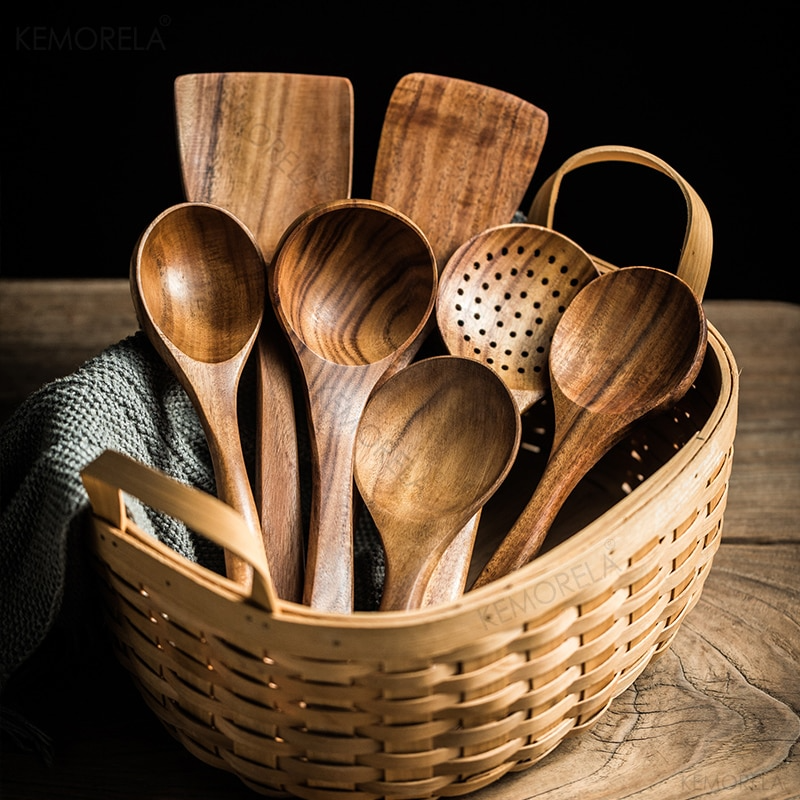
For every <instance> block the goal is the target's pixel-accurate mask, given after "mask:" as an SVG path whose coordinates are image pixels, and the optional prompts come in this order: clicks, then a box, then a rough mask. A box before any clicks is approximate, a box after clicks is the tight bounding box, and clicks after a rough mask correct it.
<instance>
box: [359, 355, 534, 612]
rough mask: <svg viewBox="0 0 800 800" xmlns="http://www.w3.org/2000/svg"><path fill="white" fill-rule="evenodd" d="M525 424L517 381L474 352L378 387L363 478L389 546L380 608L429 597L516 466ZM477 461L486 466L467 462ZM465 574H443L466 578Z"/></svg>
mask: <svg viewBox="0 0 800 800" xmlns="http://www.w3.org/2000/svg"><path fill="white" fill-rule="evenodd" d="M521 429H522V424H521V421H520V416H519V412H518V410H517V406H516V404H515V402H514V399H513V398H512V397H511V394H510V392H509V391H508V388H507V387H506V386H505V384H504V383H503V382H502V381H501V380H500V378H498V376H497V375H496V374H495V373H494V372H493V371H492V370H491V369H489V368H488V367H487V366H485V365H484V364H481V363H479V362H476V361H473V360H472V359H467V358H461V357H459V356H449V355H445V356H438V357H434V358H426V359H422V360H421V361H417V362H415V363H414V364H411V365H410V366H408V367H406V368H405V369H404V370H401V371H400V372H398V373H397V374H396V375H394V376H393V377H392V378H390V379H389V380H387V381H386V382H385V383H384V384H383V385H382V386H380V387H379V388H378V389H377V390H376V391H375V392H373V394H372V396H371V397H370V399H369V402H368V403H367V405H366V407H365V409H364V413H363V414H362V416H361V420H360V422H359V426H358V434H357V437H356V448H355V479H356V484H357V485H358V487H359V490H360V492H361V496H362V497H363V498H364V502H365V503H366V505H367V508H369V510H370V512H371V514H372V519H373V520H374V521H375V523H376V525H377V527H378V530H379V532H380V535H381V540H382V541H383V547H384V552H385V554H386V579H385V581H384V585H383V596H382V601H381V610H383V611H390V610H399V609H410V608H419V607H420V606H421V605H422V601H423V598H424V597H425V591H426V586H427V585H428V583H429V581H430V578H431V575H432V573H433V572H434V569H435V567H436V564H437V562H438V560H439V558H440V557H441V556H442V554H443V553H444V551H445V549H446V548H447V547H448V546H449V544H450V543H451V542H452V541H453V539H454V537H456V536H457V534H458V533H459V531H460V530H461V529H462V528H463V527H464V526H465V525H466V524H467V521H468V520H469V519H470V518H471V517H472V516H473V515H474V514H475V513H476V511H477V510H478V509H479V508H482V507H483V506H484V505H485V503H486V501H487V500H488V499H489V497H491V496H492V495H493V494H494V492H495V491H496V489H497V487H498V486H499V485H500V484H501V483H502V481H503V479H504V478H505V477H506V475H507V474H508V472H509V470H510V469H511V466H512V464H513V462H514V458H515V456H516V453H517V448H518V447H519V442H520V436H521ZM472 464H475V465H477V464H480V465H481V468H480V469H469V468H465V467H466V466H467V465H472ZM433 465H436V468H435V469H433V468H432V467H433ZM471 552H472V549H471V548H468V549H467V550H466V553H465V556H466V559H465V560H466V561H467V562H468V561H469V556H470V555H471ZM463 574H464V570H461V569H456V571H455V573H454V574H447V573H444V572H439V573H438V574H437V575H436V576H435V579H436V580H437V581H441V582H446V583H450V582H453V583H455V584H456V585H457V586H461V584H462V576H463ZM447 593H448V592H443V594H447Z"/></svg>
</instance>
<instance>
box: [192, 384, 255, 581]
mask: <svg viewBox="0 0 800 800" xmlns="http://www.w3.org/2000/svg"><path fill="white" fill-rule="evenodd" d="M210 385H212V384H210ZM221 385H222V384H221V383H220V384H218V391H217V392H214V393H212V392H210V391H208V392H198V393H196V403H197V405H198V411H199V412H200V419H201V422H202V424H203V428H204V430H205V434H206V439H207V441H208V448H209V452H210V454H211V464H212V467H213V469H214V476H215V480H216V484H217V496H218V497H219V499H220V500H222V501H223V502H224V503H227V504H228V505H229V506H231V507H232V508H234V509H236V510H237V511H238V512H239V513H240V514H241V515H242V517H243V518H244V521H245V523H246V524H247V527H248V528H249V529H250V530H251V531H252V533H253V536H254V537H255V538H256V539H257V540H258V541H259V542H261V541H262V537H261V525H260V523H259V518H258V510H257V508H256V503H255V499H254V497H253V491H252V488H251V487H250V478H249V475H248V472H247V466H246V464H245V460H244V454H243V452H242V444H241V440H240V438H239V429H238V425H236V419H237V407H236V405H237V404H236V388H235V387H234V388H233V390H232V391H231V392H228V391H219V386H221ZM225 565H226V569H227V574H228V577H229V578H232V579H233V580H235V581H237V582H241V583H243V584H244V585H246V586H250V584H251V581H252V568H251V567H250V566H249V565H248V564H246V563H245V562H243V561H241V560H240V559H238V558H236V557H235V556H233V555H232V554H231V553H230V552H228V551H227V550H226V551H225Z"/></svg>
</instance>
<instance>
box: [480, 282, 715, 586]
mask: <svg viewBox="0 0 800 800" xmlns="http://www.w3.org/2000/svg"><path fill="white" fill-rule="evenodd" d="M707 337H708V328H707V323H706V318H705V314H704V312H703V307H702V305H701V303H700V301H699V299H698V298H697V296H696V295H695V294H694V292H693V291H692V289H691V288H690V287H689V286H688V284H686V283H685V282H684V281H683V280H681V279H680V278H678V277H677V276H675V275H673V274H672V273H670V272H665V271H663V270H659V269H656V268H653V267H626V268H624V269H619V270H614V271H612V272H608V273H606V274H604V275H602V276H600V277H599V278H596V279H595V280H593V281H591V282H590V283H589V284H588V285H587V286H586V287H585V288H584V289H583V290H582V291H581V292H580V293H579V294H578V295H577V297H576V298H575V299H574V300H573V302H572V303H571V305H570V307H569V308H568V309H567V310H566V311H565V312H564V315H563V317H562V318H561V321H560V322H559V324H558V326H557V327H556V330H555V333H554V335H553V341H552V344H551V348H550V379H551V385H552V395H553V407H554V413H555V433H554V437H553V445H552V449H551V451H550V456H549V458H548V461H547V465H546V467H545V470H544V473H543V475H542V478H541V480H540V482H539V484H538V486H537V487H536V491H535V492H534V493H533V496H532V497H531V499H530V501H529V502H528V504H527V505H526V507H525V509H524V510H523V511H522V513H521V515H520V516H519V518H518V519H517V521H516V522H515V523H514V525H513V526H512V528H511V530H510V531H509V533H508V534H507V535H506V537H505V538H504V539H503V541H502V543H501V544H500V546H499V547H498V549H497V550H496V551H495V553H494V555H493V556H492V557H491V558H490V559H489V562H488V563H487V564H486V566H485V567H484V569H483V571H482V572H481V574H480V575H479V576H478V579H477V581H476V582H475V584H474V586H475V587H479V586H483V585H485V584H486V583H489V582H490V581H492V580H497V579H498V578H500V577H502V576H503V575H506V574H507V573H508V572H510V571H512V570H514V569H518V568H519V567H521V566H523V565H524V564H526V563H528V562H529V561H530V560H531V559H532V558H533V557H534V556H535V555H536V554H537V552H538V551H539V549H540V547H541V545H542V542H543V541H544V538H545V536H546V535H547V531H548V530H549V528H550V526H551V524H552V522H553V521H554V519H555V517H556V515H557V513H558V511H559V510H560V508H561V506H562V505H563V503H564V501H565V500H566V498H567V496H568V495H569V493H570V492H571V491H572V489H573V488H574V487H575V486H576V485H577V483H578V481H579V480H580V479H581V478H582V477H583V475H585V474H586V472H588V470H589V469H590V468H591V467H592V466H593V465H594V464H595V463H596V462H597V461H598V460H599V459H600V458H601V457H602V456H603V455H605V453H607V452H608V451H609V450H610V449H611V448H612V447H613V446H614V445H615V444H617V442H619V441H620V440H621V439H622V438H623V437H624V436H625V435H626V434H627V433H628V432H629V431H630V429H631V427H632V426H633V425H634V424H635V423H636V422H637V421H639V420H640V419H641V418H642V417H644V416H645V415H648V414H653V413H657V412H659V411H663V410H666V409H667V408H670V407H671V406H673V405H674V404H675V403H676V402H677V401H678V400H679V399H680V398H681V397H683V395H684V394H685V393H686V392H687V391H688V390H689V388H690V387H691V385H692V383H693V382H694V380H695V379H696V377H697V374H698V373H699V371H700V367H701V366H702V363H703V358H704V355H705V350H706V342H707Z"/></svg>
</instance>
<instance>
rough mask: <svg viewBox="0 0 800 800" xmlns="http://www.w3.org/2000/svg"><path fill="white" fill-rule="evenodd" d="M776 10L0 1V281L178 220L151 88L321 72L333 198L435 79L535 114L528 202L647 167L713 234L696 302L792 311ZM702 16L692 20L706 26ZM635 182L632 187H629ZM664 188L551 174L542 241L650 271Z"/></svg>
mask: <svg viewBox="0 0 800 800" xmlns="http://www.w3.org/2000/svg"><path fill="white" fill-rule="evenodd" d="M790 5H791V4H790V3H788V2H787V3H772V4H770V3H761V4H755V5H748V6H747V9H746V7H745V5H744V3H739V2H735V3H725V4H706V3H704V2H702V0H698V2H694V3H691V4H690V3H669V4H666V3H636V4H605V3H604V4H598V5H597V6H596V7H594V8H593V7H591V6H587V5H586V4H579V3H564V2H562V3H561V4H560V5H559V6H558V8H557V9H556V8H554V7H553V6H552V5H549V4H544V3H538V2H535V1H534V0H529V2H528V3H523V4H519V5H517V6H516V7H515V6H514V5H508V6H501V5H499V4H493V5H490V6H485V7H477V9H476V8H475V7H471V8H472V10H466V7H465V6H463V5H458V6H453V7H450V8H448V7H447V6H445V5H443V4H438V5H437V4H434V3H428V4H427V5H426V6H422V7H420V8H415V7H413V6H402V5H400V4H391V5H386V6H383V5H381V4H370V5H367V4H364V5H361V6H359V7H358V8H359V9H360V10H359V11H357V12H356V11H351V10H349V9H350V8H352V5H351V6H344V5H339V6H338V7H337V5H336V4H333V3H328V4H325V5H319V6H317V5H315V4H313V3H311V4H309V3H305V4H295V5H276V4H272V3H260V4H255V3H253V4H250V7H249V8H247V9H246V10H245V9H241V8H240V9H237V8H236V6H235V4H232V3H226V4H218V5H215V6H205V10H199V9H192V10H191V11H177V10H175V7H174V5H173V4H165V5H164V6H163V7H162V8H161V9H159V7H158V6H156V7H155V11H153V12H144V11H141V10H137V11H131V12H127V13H124V12H120V11H113V10H111V9H102V7H101V10H96V11H93V12H92V13H89V12H85V13H80V12H75V11H71V12H68V11H66V10H64V9H62V8H61V7H60V6H56V5H55V4H52V5H48V4H36V3H33V4H28V5H27V6H25V7H24V10H22V9H23V7H22V6H19V7H13V6H9V5H8V4H6V8H5V10H4V11H3V12H2V13H3V29H2V30H3V33H2V37H3V38H2V55H3V71H4V75H3V82H2V109H3V123H2V143H1V144H0V157H1V158H2V162H0V169H2V173H1V174H0V179H1V180H2V184H1V191H2V198H1V199H2V212H1V213H2V218H1V222H2V230H1V231H0V234H1V235H2V239H1V240H0V247H1V248H2V249H0V256H1V258H2V260H0V278H2V277H37V278H38V277H41V278H47V277H121V276H126V275H127V270H128V260H129V257H130V252H131V250H132V247H133V245H134V242H135V240H136V237H137V236H138V234H139V233H140V232H141V230H142V229H143V228H144V227H145V226H146V225H147V224H148V223H149V222H150V220H151V219H152V218H153V217H154V216H155V215H156V214H158V213H159V212H160V211H161V210H163V209H164V208H166V207H168V206H169V205H172V204H173V203H176V202H180V201H181V200H182V199H183V197H182V195H181V185H180V177H179V171H178V163H177V148H176V143H175V134H174V121H173V109H172V84H173V80H174V78H175V77H176V76H177V75H179V74H182V73H187V72H206V71H237V70H242V71H246V70H251V71H264V72H273V71H274V72H278V71H280V72H306V73H318V74H335V75H343V76H346V77H348V78H350V80H351V81H352V83H353V88H354V96H355V148H356V150H355V161H354V181H353V195H354V196H359V197H366V196H368V195H369V192H370V182H371V170H372V167H373V163H374V158H375V153H376V151H377V146H378V139H379V135H380V127H381V122H382V116H383V112H384V110H385V106H386V103H387V102H388V100H389V96H390V94H391V91H392V88H393V87H394V85H395V83H396V81H397V80H398V79H399V78H400V77H401V76H402V75H403V74H405V73H407V72H413V71H424V72H435V73H439V74H443V75H449V76H453V77H460V78H465V79H467V80H473V81H476V82H480V83H485V84H487V85H491V86H495V87H496V88H499V89H504V90H506V91H508V92H511V93H513V94H516V95H518V96H519V97H522V98H524V99H526V100H529V101H531V102H532V103H535V104H536V105H538V106H539V107H541V108H543V109H544V110H545V111H547V112H548V114H549V116H550V127H549V132H548V137H547V141H546V143H545V147H544V150H543V153H542V157H541V160H540V163H539V167H538V168H537V171H536V174H535V175H534V179H533V181H532V183H531V188H530V190H529V192H528V194H527V196H526V198H525V201H524V203H523V204H522V206H523V210H527V207H528V205H529V204H530V200H531V198H532V197H533V193H534V190H535V189H536V188H537V187H538V185H539V184H540V183H541V182H542V181H543V180H544V179H545V178H546V177H547V176H548V175H549V174H550V173H551V172H552V171H553V170H554V169H555V168H556V167H557V166H558V165H559V164H560V163H561V162H562V161H563V160H564V159H566V158H567V157H568V156H570V155H572V153H574V152H576V151H578V150H581V149H583V148H585V147H591V146H594V145H600V144H624V145H631V146H634V147H640V148H643V149H645V150H649V151H650V152H652V153H654V154H656V155H658V156H660V157H661V158H663V159H664V160H666V161H667V162H669V163H670V164H671V165H672V166H673V167H674V168H675V169H676V170H677V171H678V172H680V173H681V174H682V175H683V177H684V178H685V179H686V180H688V181H689V183H691V184H692V185H693V186H694V188H695V189H696V190H697V191H698V193H699V194H700V195H701V197H702V198H703V199H704V200H705V202H706V205H707V206H708V208H709V211H710V213H711V217H712V221H713V223H714V229H715V247H714V259H713V262H712V272H711V279H710V282H709V285H708V289H707V292H706V297H708V298H743V297H751V298H763V299H776V300H791V301H793V302H798V301H800V296H799V295H798V290H797V288H796V281H794V274H795V272H796V261H797V254H796V252H795V248H796V243H795V239H794V233H795V230H796V228H797V224H796V214H795V209H796V203H795V200H794V197H795V195H796V191H797V189H796V171H797V170H796V162H797V156H796V145H797V142H796V131H797V125H796V111H795V108H796V103H797V97H796V95H797V83H796V66H797V59H796V51H797V43H796V42H795V40H794V34H793V31H794V30H795V27H794V23H793V15H791V14H790ZM706 6H707V7H706ZM644 173H647V174H646V175H645V174H644ZM684 211H685V207H684V206H683V202H682V199H681V197H680V194H679V193H678V191H677V189H676V188H675V187H674V186H673V185H672V184H671V183H670V182H669V181H667V180H666V179H662V178H661V176H660V175H659V174H658V173H655V172H653V171H651V170H646V169H644V168H641V167H627V166H626V165H618V166H617V167H614V168H610V169H608V170H606V168H605V167H603V166H600V167H587V168H585V169H584V170H579V171H578V172H576V173H573V174H572V176H571V177H570V179H569V184H567V183H565V185H564V187H563V189H562V196H561V198H560V200H559V205H558V208H557V216H556V227H557V228H559V229H561V230H562V231H563V232H565V233H567V234H568V235H570V236H572V237H573V238H575V239H576V240H577V241H578V242H580V243H581V244H582V245H583V246H584V247H585V248H586V249H587V250H589V251H590V252H594V253H596V254H597V255H600V256H602V257H604V258H606V259H608V260H610V261H612V262H614V263H617V264H619V265H623V264H650V265H653V266H662V267H665V268H672V267H673V266H674V264H675V262H676V260H677V256H678V251H679V248H680V243H681V240H682V235H683V227H684V222H685V218H684Z"/></svg>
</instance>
